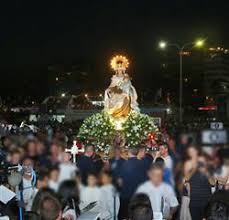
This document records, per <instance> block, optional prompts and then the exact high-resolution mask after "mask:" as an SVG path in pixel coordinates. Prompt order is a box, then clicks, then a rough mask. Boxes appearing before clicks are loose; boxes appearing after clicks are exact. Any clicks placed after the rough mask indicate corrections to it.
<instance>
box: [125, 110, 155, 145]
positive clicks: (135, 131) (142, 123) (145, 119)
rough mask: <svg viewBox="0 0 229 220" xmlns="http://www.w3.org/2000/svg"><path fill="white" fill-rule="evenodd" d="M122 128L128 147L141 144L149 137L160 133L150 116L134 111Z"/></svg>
mask: <svg viewBox="0 0 229 220" xmlns="http://www.w3.org/2000/svg"><path fill="white" fill-rule="evenodd" d="M122 126H123V132H124V135H125V137H126V142H127V143H128V146H131V145H132V146H133V145H138V144H141V143H142V142H143V141H145V140H147V139H148V138H149V135H151V134H155V135H156V134H157V133H159V131H158V128H157V127H156V126H155V125H154V122H153V119H152V118H151V117H150V116H148V115H145V114H141V113H139V112H134V111H132V112H131V113H130V114H129V116H128V119H127V120H126V121H125V122H124V123H123V125H122Z"/></svg>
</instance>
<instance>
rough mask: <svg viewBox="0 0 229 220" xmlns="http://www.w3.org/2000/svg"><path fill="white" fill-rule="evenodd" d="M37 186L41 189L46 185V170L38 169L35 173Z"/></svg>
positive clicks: (47, 180) (47, 179)
mask: <svg viewBox="0 0 229 220" xmlns="http://www.w3.org/2000/svg"><path fill="white" fill-rule="evenodd" d="M37 177H38V178H37V188H38V189H43V188H47V187H48V182H49V178H48V172H47V171H46V170H40V171H39V172H38V175H37Z"/></svg>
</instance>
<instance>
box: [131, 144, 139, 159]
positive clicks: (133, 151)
mask: <svg viewBox="0 0 229 220" xmlns="http://www.w3.org/2000/svg"><path fill="white" fill-rule="evenodd" d="M138 152H139V147H138V146H133V147H130V148H129V150H128V157H129V158H130V157H137V155H138Z"/></svg>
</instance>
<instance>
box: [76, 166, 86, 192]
mask: <svg viewBox="0 0 229 220" xmlns="http://www.w3.org/2000/svg"><path fill="white" fill-rule="evenodd" d="M75 181H76V185H77V187H78V189H79V194H80V195H81V194H82V191H83V190H84V187H85V186H84V185H83V183H82V178H81V174H80V171H79V170H77V171H76V173H75Z"/></svg>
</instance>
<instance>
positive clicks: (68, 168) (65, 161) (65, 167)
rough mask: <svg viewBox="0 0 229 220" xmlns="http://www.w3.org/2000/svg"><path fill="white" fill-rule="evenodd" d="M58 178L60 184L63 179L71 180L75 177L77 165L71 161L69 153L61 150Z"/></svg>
mask: <svg viewBox="0 0 229 220" xmlns="http://www.w3.org/2000/svg"><path fill="white" fill-rule="evenodd" d="M59 170H60V173H59V179H58V182H59V184H61V183H62V182H63V181H65V180H71V179H74V177H75V172H76V170H77V167H76V165H75V164H74V163H72V162H71V154H70V153H66V152H62V156H61V163H60V165H59Z"/></svg>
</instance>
